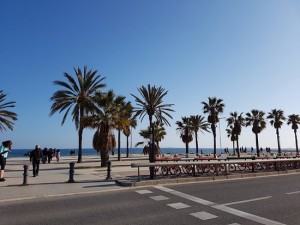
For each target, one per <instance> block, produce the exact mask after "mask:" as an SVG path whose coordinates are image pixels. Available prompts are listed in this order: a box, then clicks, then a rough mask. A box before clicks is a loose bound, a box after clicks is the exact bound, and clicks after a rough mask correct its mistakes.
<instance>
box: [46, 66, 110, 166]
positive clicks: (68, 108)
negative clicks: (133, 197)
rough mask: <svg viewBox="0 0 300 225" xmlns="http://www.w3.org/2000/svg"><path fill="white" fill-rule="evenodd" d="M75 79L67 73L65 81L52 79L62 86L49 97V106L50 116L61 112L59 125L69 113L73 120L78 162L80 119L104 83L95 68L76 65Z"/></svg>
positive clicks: (80, 159) (89, 107)
mask: <svg viewBox="0 0 300 225" xmlns="http://www.w3.org/2000/svg"><path fill="white" fill-rule="evenodd" d="M74 72H75V79H74V78H73V77H72V76H71V75H70V74H68V73H64V77H65V78H66V79H67V81H66V82H65V81H58V80H56V81H54V84H55V85H58V86H59V87H61V88H63V89H62V90H58V91H56V92H55V93H54V94H53V95H52V97H51V98H50V100H51V101H53V104H52V106H51V111H50V116H52V115H53V114H54V113H56V112H59V113H61V112H63V111H65V114H64V116H63V119H62V122H61V125H63V124H64V123H65V121H66V118H67V116H68V114H69V113H71V115H72V120H73V121H74V122H75V127H76V130H77V131H78V163H81V162H82V133H83V129H84V127H83V125H82V124H81V120H82V118H83V117H84V116H86V115H88V113H89V111H90V109H91V108H92V106H93V105H94V101H95V100H94V99H95V95H96V93H97V92H100V91H101V90H102V89H103V88H104V87H106V84H104V83H102V81H103V80H104V79H105V77H103V78H101V75H98V72H97V70H95V71H92V70H87V67H86V66H85V67H84V70H83V71H81V69H80V68H79V67H78V68H77V69H76V68H74Z"/></svg>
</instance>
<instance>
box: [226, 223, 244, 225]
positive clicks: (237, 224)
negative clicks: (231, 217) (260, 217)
mask: <svg viewBox="0 0 300 225" xmlns="http://www.w3.org/2000/svg"><path fill="white" fill-rule="evenodd" d="M228 225H241V224H239V223H231V224H228Z"/></svg>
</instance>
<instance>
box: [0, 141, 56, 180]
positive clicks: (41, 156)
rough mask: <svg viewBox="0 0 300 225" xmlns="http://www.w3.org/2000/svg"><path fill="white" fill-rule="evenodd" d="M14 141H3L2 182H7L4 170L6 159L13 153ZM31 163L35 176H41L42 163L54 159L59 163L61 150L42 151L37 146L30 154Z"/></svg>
mask: <svg viewBox="0 0 300 225" xmlns="http://www.w3.org/2000/svg"><path fill="white" fill-rule="evenodd" d="M12 144H13V143H12V141H11V140H7V141H3V142H2V145H1V146H0V182H3V181H5V178H4V169H5V166H6V159H7V157H8V153H9V152H11V147H12ZM28 155H29V157H30V162H32V167H33V169H32V171H33V176H34V177H35V176H38V175H39V169H40V162H41V161H42V162H43V163H46V161H47V160H48V163H50V162H51V160H52V158H53V157H56V160H57V162H59V159H60V150H59V149H52V148H50V149H47V148H44V150H43V151H42V150H41V148H40V146H39V145H36V146H35V148H34V149H33V150H32V151H30V152H29V154H28Z"/></svg>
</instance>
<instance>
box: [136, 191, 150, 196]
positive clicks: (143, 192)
mask: <svg viewBox="0 0 300 225" xmlns="http://www.w3.org/2000/svg"><path fill="white" fill-rule="evenodd" d="M136 192H137V193H139V194H141V195H144V194H152V193H153V192H152V191H149V190H138V191H136Z"/></svg>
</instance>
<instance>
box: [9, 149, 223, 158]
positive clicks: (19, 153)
mask: <svg viewBox="0 0 300 225" xmlns="http://www.w3.org/2000/svg"><path fill="white" fill-rule="evenodd" d="M71 150H75V155H77V154H78V149H74V148H72V149H71V148H66V149H60V155H61V156H69V155H70V151H71ZM30 151H32V149H12V152H10V153H9V157H24V156H26V155H27V154H28V153H29V152H30ZM126 151H127V150H126V148H121V154H126ZM160 151H161V153H162V154H173V155H174V154H185V148H160ZM201 151H202V153H203V154H209V153H213V152H214V150H213V148H201V149H200V148H199V153H200V152H201ZM222 152H224V149H219V148H218V149H217V153H222ZM114 153H115V154H117V153H118V149H116V150H115V151H114ZM189 153H190V154H196V148H189ZM109 154H110V155H111V154H112V152H111V151H110V152H109ZM129 154H130V155H132V154H143V148H129ZM82 155H83V156H84V155H88V156H97V155H99V153H97V151H96V150H95V149H93V148H83V149H82Z"/></svg>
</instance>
